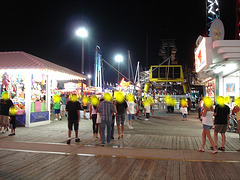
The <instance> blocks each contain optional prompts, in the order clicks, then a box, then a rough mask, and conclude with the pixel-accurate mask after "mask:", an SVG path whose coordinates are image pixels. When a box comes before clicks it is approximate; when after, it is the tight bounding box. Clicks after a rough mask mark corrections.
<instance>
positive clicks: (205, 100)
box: [203, 97, 213, 108]
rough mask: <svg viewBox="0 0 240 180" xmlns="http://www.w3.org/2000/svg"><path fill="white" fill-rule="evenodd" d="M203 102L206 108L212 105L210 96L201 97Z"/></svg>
mask: <svg viewBox="0 0 240 180" xmlns="http://www.w3.org/2000/svg"><path fill="white" fill-rule="evenodd" d="M203 102H204V105H205V106H206V107H207V108H210V107H212V105H213V101H212V98H210V97H204V98H203Z"/></svg>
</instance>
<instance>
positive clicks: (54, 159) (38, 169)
mask: <svg viewBox="0 0 240 180" xmlns="http://www.w3.org/2000/svg"><path fill="white" fill-rule="evenodd" d="M47 155H48V156H46V157H45V158H42V159H40V160H39V161H37V162H35V163H33V164H31V165H30V166H28V168H27V167H26V169H25V170H23V171H21V172H20V173H19V174H22V176H23V175H24V176H26V177H27V178H28V179H36V176H38V177H39V174H43V173H47V172H48V169H49V167H51V166H55V165H57V164H58V163H60V162H61V160H63V159H64V157H63V156H61V155H55V154H54V155H50V154H47ZM65 165H66V163H64V166H65ZM43 175H44V174H43ZM40 177H42V176H40ZM40 177H39V178H40Z"/></svg>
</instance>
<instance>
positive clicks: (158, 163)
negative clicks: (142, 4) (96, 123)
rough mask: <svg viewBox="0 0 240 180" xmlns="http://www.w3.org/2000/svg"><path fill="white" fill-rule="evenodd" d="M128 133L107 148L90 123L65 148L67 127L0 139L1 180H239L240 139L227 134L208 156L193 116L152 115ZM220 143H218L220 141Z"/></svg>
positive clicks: (21, 131)
mask: <svg viewBox="0 0 240 180" xmlns="http://www.w3.org/2000/svg"><path fill="white" fill-rule="evenodd" d="M155 115H156V116H157V117H156V118H152V119H151V120H150V121H148V122H145V121H144V120H143V118H140V119H139V120H137V121H135V122H134V124H133V126H134V129H133V130H130V129H128V128H127V127H126V131H125V134H124V138H122V139H120V140H118V139H116V136H117V133H116V131H115V140H114V141H113V142H112V143H111V144H110V145H108V146H106V147H101V146H100V141H99V139H96V138H93V137H92V131H91V121H89V120H81V123H80V138H81V142H80V143H75V142H73V143H72V144H71V145H70V146H69V145H67V144H66V137H67V121H66V120H62V121H60V122H53V123H51V124H50V125H47V126H40V127H34V128H18V129H17V131H16V132H17V135H16V136H14V137H8V136H6V135H5V134H1V135H0V179H84V180H85V179H239V177H238V176H239V174H240V154H239V153H238V152H236V149H239V147H240V142H239V138H238V134H236V133H227V144H226V151H225V152H219V153H217V154H216V155H212V154H210V153H209V152H210V144H209V142H208V141H207V144H206V149H205V150H206V152H205V153H199V152H196V149H197V148H199V147H200V145H201V131H202V129H201V128H202V127H201V123H200V121H199V120H198V119H197V118H196V114H194V113H193V114H191V115H190V116H189V118H188V121H187V122H183V121H181V115H179V114H177V113H176V114H166V113H161V114H159V113H158V114H157V113H156V114H155ZM219 142H221V138H220V136H219Z"/></svg>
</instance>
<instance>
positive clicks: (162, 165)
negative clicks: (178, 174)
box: [152, 160, 168, 180]
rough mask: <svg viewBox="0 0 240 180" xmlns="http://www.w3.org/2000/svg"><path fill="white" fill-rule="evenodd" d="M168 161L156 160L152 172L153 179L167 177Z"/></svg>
mask: <svg viewBox="0 0 240 180" xmlns="http://www.w3.org/2000/svg"><path fill="white" fill-rule="evenodd" d="M167 166H168V161H161V160H155V167H154V170H153V173H152V179H157V180H159V179H160V180H161V179H166V176H167Z"/></svg>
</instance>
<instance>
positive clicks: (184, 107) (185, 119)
mask: <svg viewBox="0 0 240 180" xmlns="http://www.w3.org/2000/svg"><path fill="white" fill-rule="evenodd" d="M180 112H181V113H182V116H183V121H187V114H188V110H187V105H186V104H183V105H182V106H181V108H180Z"/></svg>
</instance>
